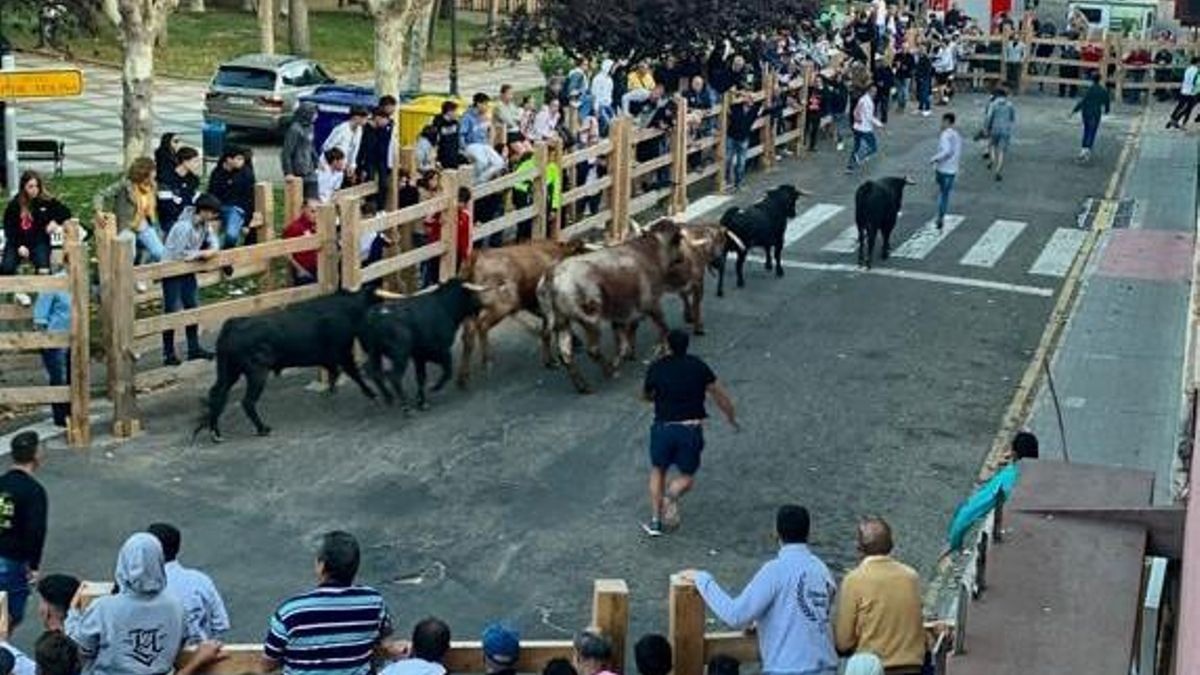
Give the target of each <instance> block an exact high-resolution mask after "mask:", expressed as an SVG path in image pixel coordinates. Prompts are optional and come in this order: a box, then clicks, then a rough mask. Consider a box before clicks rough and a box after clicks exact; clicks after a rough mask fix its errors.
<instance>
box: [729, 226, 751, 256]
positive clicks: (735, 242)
mask: <svg viewBox="0 0 1200 675" xmlns="http://www.w3.org/2000/svg"><path fill="white" fill-rule="evenodd" d="M725 234H726V236H728V237H729V240H730V241H732V242H733V245H734V246H736V247H738V250H739V251H745V250H746V243H745V242H743V241H742V240H741V238H740V237H738V236H737V235H736V234H734V233H733V230H729V229H726V230H725Z"/></svg>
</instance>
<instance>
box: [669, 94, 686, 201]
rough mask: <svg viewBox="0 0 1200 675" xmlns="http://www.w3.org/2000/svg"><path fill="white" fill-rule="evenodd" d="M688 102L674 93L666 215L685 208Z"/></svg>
mask: <svg viewBox="0 0 1200 675" xmlns="http://www.w3.org/2000/svg"><path fill="white" fill-rule="evenodd" d="M687 116H688V104H687V99H685V98H684V97H682V96H680V95H679V94H676V95H675V124H674V126H672V127H671V203H670V206H669V207H668V208H667V213H668V215H672V216H674V215H678V214H681V213H683V212H684V211H685V210H687V201H688V197H687V172H688V162H687V159H688V150H687V146H688V127H687V118H688V117H687Z"/></svg>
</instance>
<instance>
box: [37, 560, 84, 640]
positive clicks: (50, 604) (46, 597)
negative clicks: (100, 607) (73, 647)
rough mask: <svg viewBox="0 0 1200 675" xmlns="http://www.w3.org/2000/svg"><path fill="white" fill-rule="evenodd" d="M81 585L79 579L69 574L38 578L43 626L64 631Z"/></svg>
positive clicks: (39, 612) (47, 628) (50, 629)
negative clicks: (72, 602) (73, 601)
mask: <svg viewBox="0 0 1200 675" xmlns="http://www.w3.org/2000/svg"><path fill="white" fill-rule="evenodd" d="M80 585H81V583H80V581H79V579H76V578H75V577H73V576H70V575H69V574H47V575H46V576H44V577H42V578H41V579H38V582H37V594H38V618H40V619H41V621H42V628H44V629H45V630H48V631H58V632H62V630H63V624H64V623H65V622H66V620H67V613H68V612H70V611H71V601H72V600H74V599H75V594H76V593H78V592H79V586H80Z"/></svg>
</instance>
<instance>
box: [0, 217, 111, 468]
mask: <svg viewBox="0 0 1200 675" xmlns="http://www.w3.org/2000/svg"><path fill="white" fill-rule="evenodd" d="M79 231H80V228H79V221H77V220H70V221H68V222H67V223H66V224H65V225H64V235H65V237H64V243H63V252H64V254H65V255H66V273H65V274H61V275H45V274H39V275H21V276H0V295H2V294H6V293H53V292H58V291H62V292H65V293H68V294H70V296H71V329H70V332H67V333H57V332H56V333H49V332H45V331H32V332H31V331H18V332H4V333H0V354H2V353H6V352H30V351H36V350H42V349H66V350H68V351H69V353H70V357H71V358H70V365H69V366H68V372H67V376H68V381H69V383H70V384H67V385H63V386H32V387H3V388H0V405H45V404H53V403H69V404H70V405H71V414H70V416H69V418H68V420H67V442H68V443H69V444H70V445H71V447H76V448H80V447H87V446H88V445H89V443H90V442H91V427H90V426H89V422H88V412H89V408H90V407H91V397H90V393H89V387H90V386H91V378H90V377H89V375H88V366H89V362H90V358H91V356H90V353H89V344H88V339H89V337H90V336H89V333H88V317H89V314H88V304H89V300H90V297H89V294H90V293H91V287H90V284H89V280H88V256H87V253H86V249H85V248H84V247H83V245H82V242H81V239H80V234H79ZM31 317H32V313H31V312H28V311H25V310H23V309H22V310H18V311H9V312H6V314H5V316H3V317H0V318H2V319H4V320H10V321H22V322H24V321H25V320H26V319H27V318H31Z"/></svg>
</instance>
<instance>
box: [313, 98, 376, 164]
mask: <svg viewBox="0 0 1200 675" xmlns="http://www.w3.org/2000/svg"><path fill="white" fill-rule="evenodd" d="M367 117H368V112H367V109H366V108H363V107H361V106H354V107H353V108H351V109H350V118H349V119H347V120H346V121H345V122H342V123H341V124H339V125H337V126H336V127H334V128H333V131H331V132H329V136H328V137H326V139H325V142H324V143H322V144H321V157H322V159H324V156H325V153H326V152H327V151H328V150H329V149H330V148H338V149H339V150H341V151H342V156H343V157H345V158H346V165H347V166H346V175H347V176H349V177H350V178H351V180H353V179H354V177H355V176H357V175H358V153H359V149H360V147H361V146H362V137H363V126H365V125H366V123H367Z"/></svg>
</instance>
